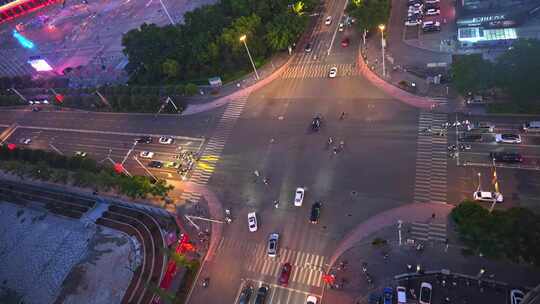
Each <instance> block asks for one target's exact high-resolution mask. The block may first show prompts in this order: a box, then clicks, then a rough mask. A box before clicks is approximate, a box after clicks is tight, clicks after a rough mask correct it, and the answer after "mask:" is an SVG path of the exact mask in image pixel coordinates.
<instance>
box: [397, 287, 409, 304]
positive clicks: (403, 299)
mask: <svg viewBox="0 0 540 304" xmlns="http://www.w3.org/2000/svg"><path fill="white" fill-rule="evenodd" d="M396 293H397V303H398V304H407V289H406V288H405V287H403V286H398V287H396Z"/></svg>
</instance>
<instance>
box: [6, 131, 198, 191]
mask: <svg viewBox="0 0 540 304" xmlns="http://www.w3.org/2000/svg"><path fill="white" fill-rule="evenodd" d="M146 137H150V139H151V142H150V141H149V140H146ZM160 137H163V140H162V142H161V143H160V140H159V139H160ZM167 139H168V141H169V142H167ZM8 141H9V142H13V143H17V144H18V145H20V146H23V147H28V148H31V149H43V150H48V151H54V152H57V153H59V154H62V155H67V156H74V155H76V154H77V155H79V156H81V157H90V158H93V159H95V160H96V161H98V162H101V163H103V162H105V163H111V164H113V163H122V164H123V165H124V168H125V169H126V171H127V173H128V174H132V175H148V176H155V177H156V178H160V179H167V180H177V181H178V180H186V179H188V178H189V173H190V172H191V169H193V167H194V166H195V162H196V157H197V155H198V153H199V151H200V149H201V147H202V145H203V140H202V139H200V138H190V137H181V136H170V135H166V134H132V133H120V132H107V131H88V130H76V129H56V128H49V129H47V128H42V127H24V126H19V127H18V128H17V129H16V130H15V132H14V133H13V134H12V135H11V136H10V137H9V139H8ZM143 152H151V153H143Z"/></svg>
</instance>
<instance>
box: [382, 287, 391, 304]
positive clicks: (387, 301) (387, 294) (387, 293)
mask: <svg viewBox="0 0 540 304" xmlns="http://www.w3.org/2000/svg"><path fill="white" fill-rule="evenodd" d="M393 298H394V291H393V289H392V287H385V288H384V290H383V299H384V304H393V303H392V300H393Z"/></svg>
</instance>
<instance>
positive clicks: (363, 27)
mask: <svg viewBox="0 0 540 304" xmlns="http://www.w3.org/2000/svg"><path fill="white" fill-rule="evenodd" d="M391 5H392V3H391V1H390V0H352V1H351V2H349V5H348V6H347V12H348V13H349V15H350V16H352V17H353V18H355V19H356V26H357V28H358V30H359V31H360V33H363V32H364V31H372V30H377V27H378V26H379V25H381V24H383V25H387V24H388V20H389V18H390V9H391Z"/></svg>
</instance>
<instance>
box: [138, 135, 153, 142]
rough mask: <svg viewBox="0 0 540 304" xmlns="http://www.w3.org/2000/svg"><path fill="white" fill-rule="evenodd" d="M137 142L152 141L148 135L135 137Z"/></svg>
mask: <svg viewBox="0 0 540 304" xmlns="http://www.w3.org/2000/svg"><path fill="white" fill-rule="evenodd" d="M136 141H137V143H139V144H151V143H152V137H150V136H142V137H139V138H137V140H136Z"/></svg>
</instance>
